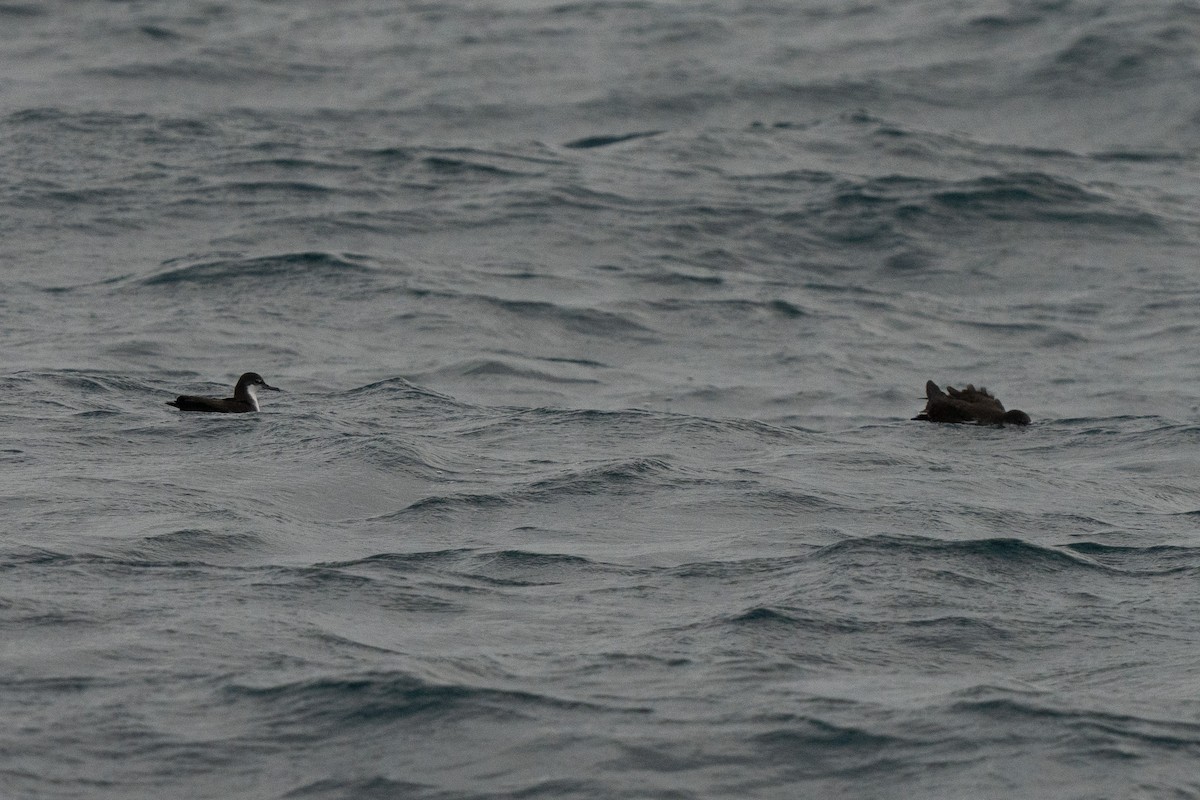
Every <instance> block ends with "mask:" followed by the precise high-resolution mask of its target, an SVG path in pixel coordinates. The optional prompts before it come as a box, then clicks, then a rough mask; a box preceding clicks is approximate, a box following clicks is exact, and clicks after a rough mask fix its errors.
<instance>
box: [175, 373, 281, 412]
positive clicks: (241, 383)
mask: <svg viewBox="0 0 1200 800" xmlns="http://www.w3.org/2000/svg"><path fill="white" fill-rule="evenodd" d="M260 386H261V387H262V388H264V389H270V390H271V391H272V392H278V391H279V389H277V388H275V387H274V386H268V385H267V382H266V381H264V380H263V379H262V375H259V374H258V373H257V372H247V373H246V374H245V375H243V376H242V377H240V378H238V382H237V386H235V387H233V397H227V398H226V399H224V400H220V399H218V398H216V397H196V396H195V395H190V394H181V395H179V397H176V398H175V399H174V400H171V401H169V402H168V403H167V405H169V406H175V407H176V408H178V409H179V410H180V411H215V412H217V413H221V414H244V413H245V412H247V411H258V395H257V394H256V392H257V391H258V388H259V387H260Z"/></svg>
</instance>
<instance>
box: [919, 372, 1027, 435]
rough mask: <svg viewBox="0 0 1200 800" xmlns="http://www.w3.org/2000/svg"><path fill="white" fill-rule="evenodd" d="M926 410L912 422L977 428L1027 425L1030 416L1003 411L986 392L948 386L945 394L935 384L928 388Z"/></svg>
mask: <svg viewBox="0 0 1200 800" xmlns="http://www.w3.org/2000/svg"><path fill="white" fill-rule="evenodd" d="M925 400H926V402H925V410H924V411H922V412H921V413H920V414H917V415H916V416H915V417H913V419H919V420H924V421H926V422H974V423H976V424H977V425H1005V424H1008V425H1028V424H1029V423H1030V419H1029V415H1028V414H1026V413H1025V412H1024V411H1018V410H1017V409H1015V408H1014V409H1012V410H1011V411H1005V410H1004V404H1003V403H1001V402H1000V401H999V400H997V399H996V398H995V397H993V396H992V395H991V393H990V392H988V390H987V389H984V388H983V387H982V386H981V387H979V388H978V389H976V388H975V387H974V386H973V385H971V384H967V388H965V389H962V390H959V389H955V388H954V387H953V386H947V387H946V391H944V392H943V391H942V390H941V389H940V388H939V387H938V385H937V384H936V383H934V382H933V381H928V382H926V384H925Z"/></svg>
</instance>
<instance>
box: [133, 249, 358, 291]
mask: <svg viewBox="0 0 1200 800" xmlns="http://www.w3.org/2000/svg"><path fill="white" fill-rule="evenodd" d="M369 272H370V267H369V266H367V265H366V264H364V263H362V260H361V259H358V258H353V257H347V256H336V255H333V254H332V253H322V252H315V251H313V252H300V253H282V254H279V255H273V256H260V257H252V258H236V259H221V260H218V261H201V262H198V263H191V264H185V265H184V266H182V267H180V266H175V265H174V264H171V265H169V268H168V269H166V270H164V271H161V272H158V273H156V274H154V275H150V276H149V277H145V278H141V279H140V280H139V281H138V283H139V284H140V285H142V286H151V287H157V286H168V287H175V286H181V285H189V284H199V285H206V286H221V287H225V286H236V285H239V284H245V283H251V284H253V283H259V282H272V283H274V282H275V281H277V280H278V279H281V278H283V279H289V280H294V281H302V282H305V283H306V284H307V283H308V282H310V281H312V280H314V279H317V280H342V279H345V278H347V277H349V276H361V275H365V274H369Z"/></svg>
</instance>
